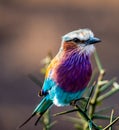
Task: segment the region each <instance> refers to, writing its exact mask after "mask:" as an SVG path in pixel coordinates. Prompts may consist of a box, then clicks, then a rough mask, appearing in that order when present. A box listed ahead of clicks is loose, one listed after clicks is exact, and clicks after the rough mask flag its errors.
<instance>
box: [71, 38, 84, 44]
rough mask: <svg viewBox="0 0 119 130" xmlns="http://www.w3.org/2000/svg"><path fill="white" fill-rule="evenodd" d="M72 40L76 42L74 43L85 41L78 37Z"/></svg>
mask: <svg viewBox="0 0 119 130" xmlns="http://www.w3.org/2000/svg"><path fill="white" fill-rule="evenodd" d="M73 41H74V42H76V43H80V44H84V43H85V41H84V40H80V39H78V38H74V39H73Z"/></svg>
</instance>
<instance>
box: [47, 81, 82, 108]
mask: <svg viewBox="0 0 119 130" xmlns="http://www.w3.org/2000/svg"><path fill="white" fill-rule="evenodd" d="M54 84H55V83H54ZM84 91H85V89H84V90H81V91H77V92H75V93H71V92H65V91H64V90H63V89H62V88H60V87H59V86H57V85H56V84H55V85H54V86H53V87H52V89H51V90H50V91H49V95H50V99H51V100H53V103H54V104H55V105H56V106H67V105H70V103H71V102H72V101H73V100H76V99H80V98H81V97H82V94H83V93H84Z"/></svg>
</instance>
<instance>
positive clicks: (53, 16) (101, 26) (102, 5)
mask: <svg viewBox="0 0 119 130" xmlns="http://www.w3.org/2000/svg"><path fill="white" fill-rule="evenodd" d="M78 28H90V29H92V31H93V32H94V33H95V35H96V36H98V37H99V38H101V39H102V43H101V44H98V45H97V46H96V48H97V51H98V54H99V56H100V59H101V61H102V63H103V66H104V68H106V71H107V76H106V78H108V79H111V78H112V77H117V78H118V77H119V68H118V67H119V1H118V0H105V1H104V0H84V1H82V0H59V1H58V0H19V1H18V0H0V130H15V129H16V127H17V126H18V125H19V124H20V123H22V122H23V121H24V120H25V119H26V118H27V117H28V116H29V115H30V113H31V112H32V110H33V109H34V106H36V104H37V103H38V102H39V100H40V98H38V97H37V92H38V91H39V89H40V88H39V87H38V86H37V85H35V84H34V83H33V82H32V81H31V80H29V78H28V77H27V75H28V74H30V73H32V74H34V75H37V76H38V77H39V79H41V80H43V78H44V77H43V76H42V75H40V74H39V72H40V68H41V66H42V65H41V59H43V58H44V57H45V56H46V55H47V54H48V52H49V51H51V52H52V53H53V56H55V54H56V53H57V51H58V49H59V47H60V42H61V36H62V35H64V34H65V33H67V32H70V31H72V30H75V29H78ZM118 81H119V79H118ZM118 96H119V94H115V95H114V96H113V97H110V98H109V99H107V100H106V101H105V102H104V104H103V106H108V105H115V106H116V112H117V113H118V108H119V105H118V104H119V100H118ZM65 109H68V107H66V108H65ZM62 110H64V109H63V108H57V107H53V109H52V113H54V112H56V111H57V112H60V111H62ZM74 115H75V113H74ZM54 120H57V121H58V123H57V124H56V125H55V126H54V127H53V130H56V129H57V130H61V129H62V130H65V129H69V130H73V129H74V128H73V126H72V124H71V123H69V122H68V121H66V120H63V119H62V117H58V118H54ZM33 123H34V122H33V121H31V122H30V123H29V124H28V125H26V126H25V127H24V128H22V129H23V130H33V129H34V130H40V129H42V126H41V125H39V126H38V127H34V126H33ZM118 124H119V123H117V125H118ZM117 129H118V128H117Z"/></svg>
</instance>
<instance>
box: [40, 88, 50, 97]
mask: <svg viewBox="0 0 119 130" xmlns="http://www.w3.org/2000/svg"><path fill="white" fill-rule="evenodd" d="M47 94H48V92H47V91H46V92H45V91H43V90H42V89H41V90H40V91H39V92H38V96H39V97H42V96H46V95H47Z"/></svg>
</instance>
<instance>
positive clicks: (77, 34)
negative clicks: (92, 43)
mask: <svg viewBox="0 0 119 130" xmlns="http://www.w3.org/2000/svg"><path fill="white" fill-rule="evenodd" d="M90 37H94V34H93V32H92V31H91V30H90V29H79V30H76V31H72V32H70V33H67V34H65V35H64V36H63V37H62V40H63V41H66V40H71V39H73V38H78V39H80V40H88V39H89V38H90Z"/></svg>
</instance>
